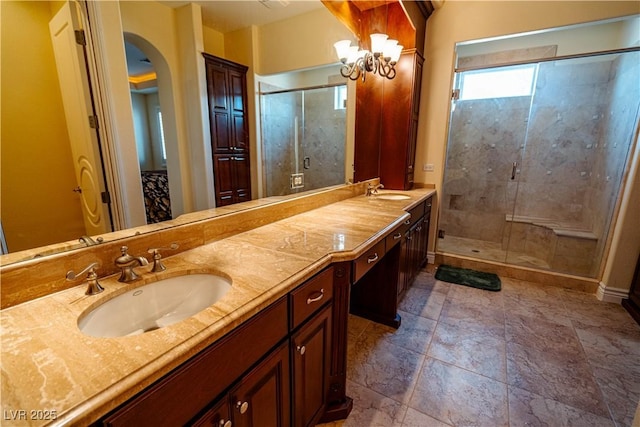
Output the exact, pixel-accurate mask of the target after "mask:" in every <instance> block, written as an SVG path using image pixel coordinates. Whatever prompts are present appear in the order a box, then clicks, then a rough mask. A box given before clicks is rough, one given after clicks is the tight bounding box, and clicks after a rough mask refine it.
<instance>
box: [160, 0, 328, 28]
mask: <svg viewBox="0 0 640 427" xmlns="http://www.w3.org/2000/svg"><path fill="white" fill-rule="evenodd" d="M160 3H163V4H166V5H167V6H170V7H173V8H176V7H180V6H184V5H185V4H188V3H196V4H199V5H200V6H201V7H202V23H203V24H204V25H205V26H207V27H209V28H213V29H214V30H217V31H220V32H222V33H227V32H229V31H234V30H238V29H240V28H246V27H248V26H250V25H264V24H269V23H271V22H277V21H281V20H283V19H287V18H291V17H293V16H297V15H302V14H304V13H307V12H311V11H313V10H317V9H321V8H323V7H324V6H323V5H322V2H321V1H320V0H235V1H226V0H195V1H168V0H160Z"/></svg>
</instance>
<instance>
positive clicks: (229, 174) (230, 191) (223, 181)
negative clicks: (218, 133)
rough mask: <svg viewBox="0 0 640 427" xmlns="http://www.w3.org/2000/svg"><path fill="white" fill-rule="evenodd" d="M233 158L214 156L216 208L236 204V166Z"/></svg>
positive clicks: (223, 155) (229, 156)
mask: <svg viewBox="0 0 640 427" xmlns="http://www.w3.org/2000/svg"><path fill="white" fill-rule="evenodd" d="M233 163H234V162H233V156H231V155H228V154H214V155H213V176H214V185H215V188H216V206H225V205H230V204H232V203H234V201H233V195H234V190H235V187H234V176H233V175H234V165H233Z"/></svg>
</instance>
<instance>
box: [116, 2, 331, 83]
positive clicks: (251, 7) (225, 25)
mask: <svg viewBox="0 0 640 427" xmlns="http://www.w3.org/2000/svg"><path fill="white" fill-rule="evenodd" d="M158 2H159V3H162V4H164V5H166V6H169V7H172V8H178V7H181V6H184V5H186V4H188V3H197V4H199V5H200V6H201V7H202V22H203V24H204V25H205V26H207V27H209V28H213V29H214V30H217V31H220V32H222V33H227V32H229V31H234V30H238V29H241V28H246V27H248V26H251V25H264V24H269V23H271V22H277V21H281V20H283V19H287V18H291V17H293V16H297V15H302V14H304V13H307V12H311V11H313V10H317V9H320V8H323V7H324V6H323V5H322V2H321V1H320V0H288V1H287V0H235V1H229V0H196V1H170V0H158ZM125 48H126V54H127V68H128V71H129V75H130V76H140V75H143V74H148V73H152V72H153V71H154V69H153V65H152V64H151V63H149V60H148V59H147V58H146V55H145V54H144V53H143V52H142V51H141V50H140V49H138V48H137V47H136V46H134V45H132V44H131V43H125Z"/></svg>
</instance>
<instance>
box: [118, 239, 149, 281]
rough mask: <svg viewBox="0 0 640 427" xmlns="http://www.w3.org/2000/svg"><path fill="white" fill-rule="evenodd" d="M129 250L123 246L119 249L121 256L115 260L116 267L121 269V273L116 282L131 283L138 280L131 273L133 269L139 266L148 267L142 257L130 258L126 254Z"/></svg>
mask: <svg viewBox="0 0 640 427" xmlns="http://www.w3.org/2000/svg"><path fill="white" fill-rule="evenodd" d="M128 249H129V248H128V247H126V246H123V247H121V248H120V252H121V253H122V255H120V256H119V257H118V258H116V261H115V263H116V267H118V268H120V269H121V271H122V272H121V273H120V278H119V279H118V282H125V283H127V282H133V281H134V280H136V279H138V278H139V276H138V275H137V274H136V272H135V271H133V268H134V267H139V266H141V265H148V264H149V261H147V259H146V258H145V257H143V256H138V257H136V256H132V255H129V254H128V253H127V250H128Z"/></svg>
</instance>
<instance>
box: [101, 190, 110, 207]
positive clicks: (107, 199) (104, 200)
mask: <svg viewBox="0 0 640 427" xmlns="http://www.w3.org/2000/svg"><path fill="white" fill-rule="evenodd" d="M100 196H102V203H106V204H110V203H111V194H109V192H108V191H103V192H102V193H100Z"/></svg>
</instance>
